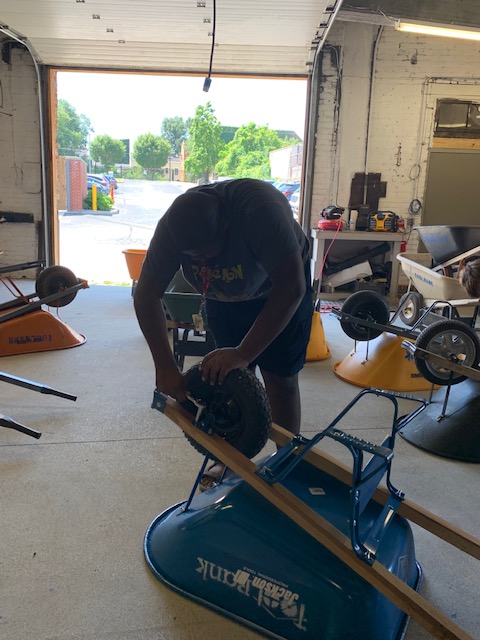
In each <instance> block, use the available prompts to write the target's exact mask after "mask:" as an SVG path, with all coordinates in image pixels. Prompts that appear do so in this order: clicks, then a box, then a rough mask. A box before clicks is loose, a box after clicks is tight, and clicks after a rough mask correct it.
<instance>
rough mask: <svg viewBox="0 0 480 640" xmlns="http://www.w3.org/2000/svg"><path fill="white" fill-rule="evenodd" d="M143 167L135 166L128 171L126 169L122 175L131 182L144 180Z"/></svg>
mask: <svg viewBox="0 0 480 640" xmlns="http://www.w3.org/2000/svg"><path fill="white" fill-rule="evenodd" d="M143 171H144V170H143V169H142V167H139V166H138V165H135V166H134V167H129V168H128V169H124V170H123V172H122V175H123V177H124V178H127V179H130V180H144V179H145V175H144V173H143Z"/></svg>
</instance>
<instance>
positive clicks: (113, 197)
mask: <svg viewBox="0 0 480 640" xmlns="http://www.w3.org/2000/svg"><path fill="white" fill-rule="evenodd" d="M113 194H114V188H113V184H111V185H110V198H111V199H112V202H115V196H114V195H113Z"/></svg>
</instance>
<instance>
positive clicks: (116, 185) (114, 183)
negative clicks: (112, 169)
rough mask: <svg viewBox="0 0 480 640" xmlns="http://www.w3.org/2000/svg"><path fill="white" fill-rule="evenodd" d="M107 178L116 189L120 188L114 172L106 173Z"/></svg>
mask: <svg viewBox="0 0 480 640" xmlns="http://www.w3.org/2000/svg"><path fill="white" fill-rule="evenodd" d="M105 178H106V180H107V181H108V183H109V184H113V188H114V189H118V184H117V179H116V178H115V176H114V175H113V174H110V173H106V174H105Z"/></svg>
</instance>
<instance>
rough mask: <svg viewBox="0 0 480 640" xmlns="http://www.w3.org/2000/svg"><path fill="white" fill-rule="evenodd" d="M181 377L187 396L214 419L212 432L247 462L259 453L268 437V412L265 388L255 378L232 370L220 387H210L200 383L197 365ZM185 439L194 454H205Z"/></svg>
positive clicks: (200, 374) (246, 373) (199, 447)
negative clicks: (194, 450) (238, 452)
mask: <svg viewBox="0 0 480 640" xmlns="http://www.w3.org/2000/svg"><path fill="white" fill-rule="evenodd" d="M184 375H185V378H186V385H187V389H188V391H189V392H190V395H191V396H192V397H193V398H194V399H195V400H197V401H198V402H200V403H201V404H203V405H205V406H206V413H210V414H212V415H213V416H214V418H215V419H214V426H213V432H214V433H215V434H217V435H219V436H220V437H221V438H223V439H224V440H226V441H227V442H229V443H230V444H231V445H232V446H233V447H235V449H238V451H240V452H241V453H243V454H244V455H245V456H247V458H253V457H254V456H256V455H257V453H260V451H261V450H262V449H263V447H264V446H265V444H266V442H267V440H268V436H269V434H270V430H271V427H272V412H271V409H270V403H269V401H268V397H267V394H266V391H265V388H264V387H263V385H262V384H261V382H260V380H259V379H258V378H257V377H256V376H255V374H254V373H253V372H252V371H250V369H234V370H233V371H230V373H229V374H228V375H227V376H226V378H225V380H224V382H223V384H222V385H211V384H210V383H209V382H204V381H203V380H202V373H201V370H200V364H196V365H195V366H193V367H192V368H191V369H189V370H188V371H187V372H186V373H185V374H184ZM191 404H192V403H191ZM192 409H193V408H192ZM185 436H186V438H187V440H188V441H189V442H190V443H191V444H192V445H193V446H194V447H195V449H196V450H197V451H199V452H200V453H202V454H203V455H206V454H208V453H209V452H208V450H206V449H205V448H204V447H202V446H201V445H199V444H198V443H197V442H196V441H195V440H194V439H192V438H190V437H189V436H188V435H187V434H185Z"/></svg>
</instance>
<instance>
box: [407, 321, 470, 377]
mask: <svg viewBox="0 0 480 640" xmlns="http://www.w3.org/2000/svg"><path fill="white" fill-rule="evenodd" d="M415 346H417V347H418V348H419V349H423V350H425V351H429V352H430V353H433V354H435V355H437V356H442V357H443V358H446V359H447V360H451V361H452V362H455V363H456V364H461V365H464V366H466V367H473V368H477V366H478V363H479V361H480V341H479V339H478V337H477V334H476V333H475V331H474V330H473V329H472V328H471V327H469V326H468V325H466V324H464V323H463V322H460V320H439V321H438V322H434V323H433V324H431V325H430V326H428V327H426V329H424V330H423V331H422V332H421V333H420V335H419V336H418V338H417V339H416V341H415ZM414 362H415V366H416V367H417V369H418V372H419V373H420V374H421V375H422V376H423V377H424V378H425V379H426V380H428V381H429V382H431V383H432V384H437V385H441V386H442V385H443V386H444V385H448V384H458V383H459V382H463V381H464V380H466V378H468V376H464V375H462V374H460V373H456V372H454V371H450V370H449V369H448V368H447V367H444V366H443V365H439V364H437V363H435V362H431V361H429V360H426V359H424V358H422V357H421V354H420V353H415V355H414Z"/></svg>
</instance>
